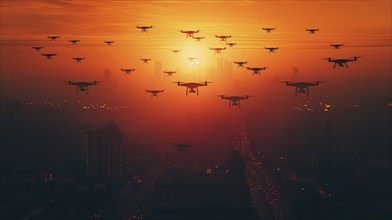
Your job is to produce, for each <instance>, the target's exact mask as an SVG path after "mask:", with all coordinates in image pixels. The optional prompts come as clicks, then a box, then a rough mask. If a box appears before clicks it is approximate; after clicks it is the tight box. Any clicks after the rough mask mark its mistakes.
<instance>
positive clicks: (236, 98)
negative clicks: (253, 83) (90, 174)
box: [218, 95, 251, 108]
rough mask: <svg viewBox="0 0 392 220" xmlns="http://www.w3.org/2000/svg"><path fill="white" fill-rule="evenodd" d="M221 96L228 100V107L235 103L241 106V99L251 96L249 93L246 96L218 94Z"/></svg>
mask: <svg viewBox="0 0 392 220" xmlns="http://www.w3.org/2000/svg"><path fill="white" fill-rule="evenodd" d="M218 96H219V97H221V99H227V100H229V108H231V106H232V105H236V106H238V107H239V108H241V100H243V99H249V97H251V96H250V95H246V96H225V95H218Z"/></svg>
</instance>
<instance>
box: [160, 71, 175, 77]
mask: <svg viewBox="0 0 392 220" xmlns="http://www.w3.org/2000/svg"><path fill="white" fill-rule="evenodd" d="M163 73H166V74H167V75H168V76H171V75H173V74H174V73H176V71H163Z"/></svg>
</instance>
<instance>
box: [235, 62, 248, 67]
mask: <svg viewBox="0 0 392 220" xmlns="http://www.w3.org/2000/svg"><path fill="white" fill-rule="evenodd" d="M247 63H248V62H247V61H234V64H237V65H238V67H244V64H247Z"/></svg>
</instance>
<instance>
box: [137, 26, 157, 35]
mask: <svg viewBox="0 0 392 220" xmlns="http://www.w3.org/2000/svg"><path fill="white" fill-rule="evenodd" d="M152 27H153V26H136V28H138V29H140V32H141V33H143V32H144V33H148V29H150V28H152Z"/></svg>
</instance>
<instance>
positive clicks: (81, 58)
mask: <svg viewBox="0 0 392 220" xmlns="http://www.w3.org/2000/svg"><path fill="white" fill-rule="evenodd" d="M72 59H73V60H75V61H76V62H77V63H80V62H81V61H82V60H84V59H86V58H85V57H72Z"/></svg>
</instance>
